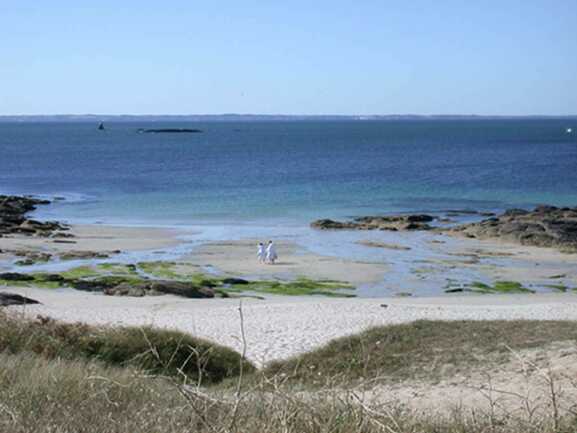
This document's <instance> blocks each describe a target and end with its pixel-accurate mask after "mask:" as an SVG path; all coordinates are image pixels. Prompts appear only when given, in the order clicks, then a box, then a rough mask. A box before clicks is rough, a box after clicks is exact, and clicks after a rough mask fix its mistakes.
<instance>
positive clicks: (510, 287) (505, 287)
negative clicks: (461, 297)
mask: <svg viewBox="0 0 577 433" xmlns="http://www.w3.org/2000/svg"><path fill="white" fill-rule="evenodd" d="M470 286H471V288H472V289H473V290H472V291H474V292H480V293H535V291H534V290H531V289H528V288H526V287H525V286H523V284H521V283H519V282H517V281H495V283H494V284H493V286H490V285H488V284H485V283H481V282H479V281H475V282H473V283H471V285H470Z"/></svg>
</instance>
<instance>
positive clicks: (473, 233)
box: [448, 206, 577, 252]
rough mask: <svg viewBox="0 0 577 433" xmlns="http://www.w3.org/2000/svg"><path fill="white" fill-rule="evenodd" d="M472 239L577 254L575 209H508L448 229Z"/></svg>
mask: <svg viewBox="0 0 577 433" xmlns="http://www.w3.org/2000/svg"><path fill="white" fill-rule="evenodd" d="M448 232H451V233H456V234H461V235H464V236H466V237H469V238H475V239H500V240H504V241H508V242H514V243H517V244H520V245H528V246H537V247H552V248H557V249H560V250H562V251H568V252H577V207H573V208H568V207H564V208H558V207H555V206H538V207H536V208H535V209H534V210H533V211H527V210H524V209H509V210H507V211H506V212H505V213H503V214H502V215H499V216H496V217H492V218H487V219H484V220H483V221H480V222H476V223H471V224H464V225H461V226H457V227H453V228H450V229H448Z"/></svg>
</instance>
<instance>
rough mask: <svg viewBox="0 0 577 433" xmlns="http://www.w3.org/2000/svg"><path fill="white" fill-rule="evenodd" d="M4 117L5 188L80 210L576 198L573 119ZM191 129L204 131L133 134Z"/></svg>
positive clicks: (313, 207)
mask: <svg viewBox="0 0 577 433" xmlns="http://www.w3.org/2000/svg"><path fill="white" fill-rule="evenodd" d="M96 126H97V125H96V124H94V123H74V122H70V123H0V192H5V193H27V194H44V195H50V196H54V195H56V196H65V197H67V198H68V200H67V201H64V202H62V203H60V204H58V205H56V206H53V207H51V208H50V209H47V210H44V211H43V213H44V215H45V216H50V217H52V216H54V217H59V218H63V219H68V220H73V221H74V220H76V221H105V222H116V223H118V222H125V223H132V222H147V223H168V224H174V223H184V224H187V223H191V224H195V223H203V222H228V223H230V222H233V223H235V222H236V223H253V222H263V221H267V222H272V223H278V224H292V223H294V224H301V223H303V222H308V221H309V220H312V219H315V218H319V217H324V216H330V217H344V216H353V215H361V214H371V213H384V212H398V211H429V212H431V211H443V210H447V209H475V210H495V209H503V208H506V207H511V206H522V207H528V206H532V205H535V204H539V203H549V204H556V205H573V206H575V205H577V134H576V133H575V132H573V134H568V133H567V132H566V130H567V128H569V127H572V128H573V131H577V120H567V119H515V120H482V119H481V120H438V119H436V120H399V121H324V122H319V121H314V122H313V121H294V122H238V123H235V122H222V123H217V122H207V123H194V122H180V123H178V124H174V123H166V122H165V123H159V122H157V123H150V122H149V123H136V122H135V123H114V122H112V123H108V124H107V125H106V126H107V130H106V131H98V130H97V129H96ZM141 127H143V128H146V127H154V128H160V127H194V128H200V129H203V130H204V133H202V134H138V133H137V132H136V131H137V129H138V128H141Z"/></svg>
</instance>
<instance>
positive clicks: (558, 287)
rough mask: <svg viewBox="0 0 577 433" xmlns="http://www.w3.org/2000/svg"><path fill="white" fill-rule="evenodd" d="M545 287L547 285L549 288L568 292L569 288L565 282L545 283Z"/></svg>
mask: <svg viewBox="0 0 577 433" xmlns="http://www.w3.org/2000/svg"><path fill="white" fill-rule="evenodd" d="M544 287H547V288H549V289H553V290H557V291H559V292H563V293H565V292H567V291H568V290H569V287H567V286H566V285H565V284H545V286H544Z"/></svg>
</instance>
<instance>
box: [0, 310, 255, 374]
mask: <svg viewBox="0 0 577 433" xmlns="http://www.w3.org/2000/svg"><path fill="white" fill-rule="evenodd" d="M0 352H4V353H12V354H17V353H23V352H31V353H34V354H36V355H39V356H41V357H43V358H46V359H70V360H97V361H99V362H101V363H103V364H105V365H110V366H120V367H125V366H126V367H132V368H139V369H141V370H143V371H146V372H147V373H149V374H162V375H177V374H180V373H182V374H185V375H187V376H188V377H189V378H191V379H192V380H195V381H197V382H198V381H201V382H202V383H215V382H219V381H221V380H223V379H226V378H230V377H235V376H237V375H238V374H239V371H240V364H241V356H240V355H239V354H238V353H236V352H235V351H233V350H231V349H228V348H225V347H222V346H219V345H217V344H214V343H210V342H207V341H205V340H202V339H199V338H195V337H192V336H190V335H188V334H184V333H181V332H178V331H170V330H159V329H153V328H150V327H143V328H136V327H114V328H113V327H94V326H88V325H84V324H66V323H59V322H55V321H53V320H50V319H45V318H39V319H37V320H24V319H20V318H17V317H14V316H12V315H6V314H2V313H1V312H0ZM243 370H244V371H245V372H252V371H254V366H253V365H252V364H250V363H249V362H247V361H243Z"/></svg>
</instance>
